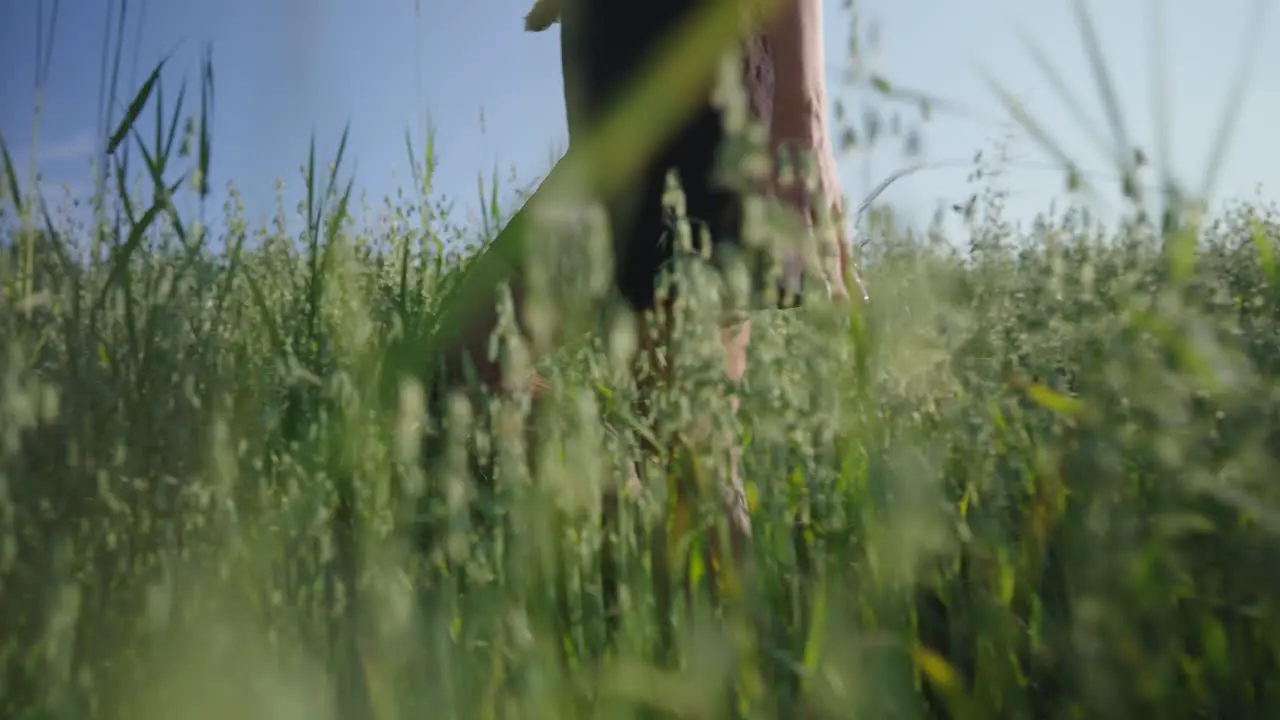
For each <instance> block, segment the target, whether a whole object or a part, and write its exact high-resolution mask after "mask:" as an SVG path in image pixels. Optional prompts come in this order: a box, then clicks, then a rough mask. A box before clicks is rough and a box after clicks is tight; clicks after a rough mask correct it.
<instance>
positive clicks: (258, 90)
mask: <svg viewBox="0 0 1280 720" xmlns="http://www.w3.org/2000/svg"><path fill="white" fill-rule="evenodd" d="M117 1H118V0H117ZM531 1H532V0H417V1H416V2H415V0H377V1H368V0H366V1H365V2H356V1H355V0H345V1H344V0H272V1H270V2H267V1H263V0H220V1H219V2H199V1H196V0H164V1H161V0H151V1H150V2H142V1H141V0H131V2H130V6H129V7H130V13H131V17H130V19H129V22H128V27H127V31H126V47H127V52H126V55H125V62H124V64H123V69H124V71H125V77H124V81H125V88H123V89H122V90H121V93H120V95H121V97H120V98H119V102H121V103H123V102H127V99H128V96H129V95H131V94H132V88H133V87H136V86H137V84H138V83H141V81H142V80H143V79H144V78H145V75H146V72H147V69H148V68H150V66H151V65H152V64H154V63H155V62H156V61H157V60H158V59H159V58H160V57H162V56H163V55H165V54H167V53H173V59H172V61H171V68H170V70H169V73H170V85H169V88H170V90H169V92H168V94H167V95H168V97H169V98H172V97H173V96H174V91H176V89H177V80H178V79H180V76H181V74H182V73H187V74H188V75H189V76H190V79H191V80H192V81H194V80H196V70H197V67H198V60H199V57H200V53H201V51H202V49H203V47H204V46H205V45H206V44H207V43H211V44H212V46H213V53H214V63H215V65H214V66H215V73H216V80H217V106H216V115H215V120H214V122H215V124H214V142H215V147H214V166H213V173H212V174H213V178H212V180H213V184H214V187H215V188H221V187H222V186H224V185H225V183H226V182H227V180H228V179H231V180H234V182H235V183H236V185H237V186H239V187H240V188H241V190H242V191H243V192H244V194H245V196H246V200H247V206H248V210H249V212H250V214H251V215H252V216H254V217H257V218H262V217H265V216H266V214H267V213H268V212H270V210H271V207H272V202H273V197H274V187H275V180H276V178H283V179H284V180H285V182H286V187H287V188H289V190H290V191H291V193H290V197H291V198H298V197H300V195H297V194H294V193H297V192H298V191H299V190H300V181H299V180H298V168H299V166H300V165H301V164H303V163H304V162H305V160H306V153H307V144H308V140H309V137H310V133H311V132H312V130H313V129H314V131H315V133H316V136H317V138H318V147H319V150H320V152H321V154H322V157H328V154H330V153H332V151H333V149H334V148H335V147H336V144H337V140H338V137H339V134H340V132H341V129H342V126H343V124H344V123H345V122H348V121H349V122H350V123H351V139H350V143H349V157H351V158H353V159H354V161H355V163H356V165H354V166H348V167H349V168H350V167H354V168H355V171H356V186H357V188H359V189H361V190H363V191H364V192H366V193H367V195H368V197H369V198H370V199H371V200H375V201H376V199H378V198H381V197H382V196H384V195H386V194H388V193H389V192H391V191H392V189H393V188H394V187H395V186H396V184H397V183H404V182H405V180H406V179H407V177H408V173H407V167H406V166H407V156H406V153H405V150H404V133H405V130H406V129H409V130H411V131H412V132H413V135H414V137H415V140H416V141H419V142H420V140H421V138H422V137H423V136H424V128H425V127H426V122H427V120H428V118H429V119H430V121H431V122H432V123H433V124H434V126H435V128H436V132H437V136H436V140H437V144H438V150H439V155H440V158H441V167H440V174H439V176H438V181H437V189H438V190H439V191H441V192H443V193H445V194H447V195H448V196H450V197H452V198H454V199H455V200H457V201H458V203H459V207H460V209H461V210H462V211H464V212H474V210H475V207H476V206H477V204H478V203H477V187H476V184H477V176H478V174H479V173H481V172H483V173H484V174H485V175H486V176H489V175H491V174H492V173H493V172H494V171H495V170H496V171H497V172H499V174H500V177H501V178H502V179H503V180H504V181H505V180H507V179H508V178H509V177H510V175H511V173H512V172H514V173H515V177H516V178H517V179H518V180H519V181H521V182H528V181H530V180H532V179H534V178H536V177H537V176H539V175H540V174H541V173H543V172H545V170H546V169H547V168H548V167H549V166H550V161H551V158H552V157H553V156H554V152H555V150H556V148H558V147H563V144H564V142H565V128H564V117H563V109H562V105H561V102H562V101H561V94H560V84H559V82H560V81H559V51H558V40H557V36H556V34H555V32H554V31H551V32H547V33H543V34H528V33H525V32H523V31H522V27H521V18H522V17H523V14H524V12H525V11H526V10H527V9H528V6H529V5H530V4H531ZM43 2H44V5H45V8H46V11H45V18H46V21H47V19H48V15H49V12H48V8H49V7H51V2H50V0H43ZM38 4H39V3H38V2H37V1H36V0H28V1H27V2H22V3H7V4H6V7H5V10H4V14H5V22H4V23H2V24H0V68H4V70H3V74H2V75H0V97H4V98H5V99H6V102H5V103H4V104H3V105H2V106H0V131H3V133H4V136H5V138H6V140H7V141H8V142H9V144H10V146H11V148H13V149H14V150H15V159H16V160H17V161H18V162H19V163H20V167H22V168H25V167H26V162H27V159H28V158H29V157H30V155H29V149H30V138H31V136H32V134H31V127H32V122H31V119H32V114H31V108H32V102H33V100H34V97H35V95H34V88H33V80H34V75H35V56H36V19H37V18H36V8H37V5H38ZM842 4H843V3H842V0H827V42H828V64H829V74H830V80H831V83H832V88H833V94H834V95H835V96H836V97H838V98H842V99H844V100H846V102H847V103H848V105H849V106H850V107H851V108H852V109H854V110H855V111H856V110H857V108H859V107H860V106H861V103H862V102H864V100H865V99H866V97H867V96H866V95H865V94H860V92H859V91H856V90H853V89H850V88H848V87H846V86H844V85H842V84H841V80H840V76H841V71H842V69H843V68H845V67H846V61H845V58H846V52H845V48H846V47H847V45H848V37H849V28H850V22H849V15H848V14H847V11H844V10H842V9H841V6H842ZM1089 4H1090V6H1091V8H1090V9H1091V10H1092V12H1093V16H1094V19H1095V22H1096V24H1097V26H1098V28H1099V32H1100V37H1101V41H1102V44H1103V49H1104V52H1105V54H1106V56H1107V59H1108V61H1109V64H1110V66H1111V68H1112V70H1113V73H1114V77H1115V81H1116V83H1117V86H1118V90H1119V95H1120V98H1121V104H1122V106H1123V109H1124V111H1125V118H1126V121H1127V123H1128V126H1129V129H1130V132H1131V135H1132V137H1133V138H1135V141H1136V142H1137V143H1139V144H1140V145H1142V146H1144V147H1146V148H1148V149H1149V152H1148V154H1154V153H1155V149H1154V133H1155V129H1154V128H1155V124H1154V115H1153V108H1154V105H1153V102H1152V88H1153V87H1154V86H1153V83H1152V79H1151V76H1150V67H1151V59H1150V41H1151V37H1152V36H1151V22H1150V17H1151V16H1150V14H1149V13H1150V7H1151V5H1152V1H1151V0H1111V1H1110V2H1106V3H1104V2H1100V1H1098V0H1092V2H1090V3H1089ZM858 5H859V7H860V12H861V13H862V16H863V22H864V27H865V23H867V22H869V21H872V20H874V21H875V22H876V23H877V24H878V28H879V35H880V37H881V42H880V48H879V50H878V52H877V53H876V56H875V58H874V59H875V62H876V64H877V66H878V67H879V68H880V69H881V70H882V71H883V73H884V74H885V75H887V76H888V77H890V78H891V79H893V80H894V81H895V82H897V83H899V84H900V85H902V86H905V87H910V88H912V89H914V90H919V91H922V92H925V93H928V94H931V95H935V96H939V97H943V98H948V99H952V100H956V101H959V102H962V103H964V104H966V105H968V106H970V107H973V108H976V109H978V110H979V111H980V112H979V115H980V116H978V117H967V116H959V115H954V114H949V113H945V112H937V113H935V114H934V116H933V118H932V120H931V121H930V122H929V123H928V124H927V125H925V126H924V140H925V154H926V158H927V159H929V160H942V161H947V160H967V159H969V158H971V157H972V156H973V154H974V153H975V152H976V151H977V150H979V149H984V148H985V149H987V150H988V152H990V150H991V148H992V147H993V141H994V140H995V139H996V138H998V137H1001V136H1008V137H1009V140H1010V143H1009V147H1008V151H1009V153H1010V154H1011V155H1012V157H1013V159H1014V162H1013V163H1012V165H1011V167H1009V168H1008V169H1007V170H1006V174H1005V179H1004V183H1005V184H1006V185H1007V186H1008V187H1009V188H1010V193H1011V195H1010V208H1011V211H1012V212H1013V213H1014V214H1015V215H1018V216H1021V217H1029V216H1030V215H1031V214H1033V213H1034V212H1036V211H1037V210H1040V209H1043V208H1045V207H1047V206H1048V203H1049V202H1050V200H1051V199H1052V198H1053V197H1054V196H1055V195H1057V194H1058V193H1059V191H1060V188H1061V187H1062V181H1061V176H1060V174H1058V173H1055V172H1054V171H1053V170H1052V169H1051V165H1050V163H1049V161H1048V160H1047V158H1046V156H1044V155H1043V154H1042V153H1041V152H1039V151H1038V149H1037V147H1036V146H1035V145H1034V144H1033V143H1032V142H1030V141H1029V140H1027V139H1026V138H1025V137H1023V136H1021V135H1020V134H1019V133H1018V132H1017V131H1016V130H1013V129H1012V127H1011V126H1009V125H1008V124H1007V123H1006V122H1005V121H1004V120H1003V118H1005V117H1007V116H1006V115H1005V114H1003V113H1002V112H1001V111H1000V108H999V104H998V102H997V101H996V99H995V97H994V95H993V94H992V93H991V92H990V91H989V89H988V88H987V87H986V85H984V83H983V81H982V79H981V75H980V74H979V71H980V69H981V68H986V69H987V70H989V71H990V72H991V73H992V74H993V75H994V76H995V77H996V78H998V79H999V80H1000V81H1001V82H1002V83H1003V84H1004V85H1005V86H1007V87H1008V88H1009V89H1010V90H1011V91H1012V92H1014V93H1015V94H1016V95H1017V96H1018V97H1019V99H1020V100H1021V101H1022V102H1023V103H1024V104H1025V105H1026V107H1027V108H1028V109H1029V110H1030V112H1032V113H1033V114H1034V115H1036V116H1037V118H1039V119H1040V121H1041V122H1043V123H1044V124H1045V126H1046V127H1047V128H1048V129H1049V130H1050V132H1051V133H1052V134H1054V135H1055V136H1056V137H1058V138H1060V139H1061V141H1062V142H1063V145H1064V146H1065V147H1066V148H1067V149H1068V151H1069V152H1071V154H1072V155H1074V156H1075V157H1077V158H1079V159H1080V161H1081V164H1082V165H1083V166H1084V168H1085V169H1086V170H1096V171H1100V172H1101V173H1102V174H1101V175H1100V176H1098V177H1095V178H1094V179H1095V180H1097V181H1100V182H1103V183H1105V182H1106V179H1107V177H1108V174H1107V173H1106V172H1105V170H1106V168H1107V159H1106V157H1105V156H1104V155H1103V154H1101V153H1100V152H1099V151H1098V150H1097V149H1096V148H1095V147H1094V146H1093V145H1092V144H1090V143H1089V142H1088V140H1087V136H1086V135H1085V134H1084V133H1082V132H1081V130H1080V127H1079V125H1078V123H1077V122H1076V121H1075V120H1074V119H1073V118H1072V116H1071V115H1070V114H1069V113H1068V112H1066V108H1065V106H1064V105H1063V104H1062V103H1061V102H1060V101H1059V99H1058V97H1057V95H1056V94H1055V93H1054V91H1053V89H1052V87H1050V85H1049V84H1048V83H1047V82H1046V81H1045V76H1044V75H1043V74H1041V73H1040V71H1039V70H1038V69H1037V68H1036V66H1035V64H1034V63H1033V62H1032V61H1031V55H1030V54H1029V52H1028V51H1027V49H1026V48H1025V46H1024V45H1023V44H1022V42H1021V40H1020V38H1019V34H1018V33H1019V29H1020V28H1021V29H1025V31H1026V32H1027V33H1028V34H1029V35H1031V36H1032V37H1034V38H1035V39H1036V42H1037V43H1038V44H1039V46H1040V47H1041V48H1042V49H1043V51H1044V53H1045V54H1046V55H1047V56H1048V57H1049V58H1051V59H1052V61H1053V62H1054V64H1055V65H1056V66H1057V68H1058V70H1059V71H1060V72H1061V73H1062V75H1063V76H1064V78H1065V79H1066V82H1067V83H1068V85H1070V86H1071V87H1072V88H1073V89H1075V90H1076V91H1077V93H1078V97H1079V98H1081V100H1082V101H1083V103H1084V106H1085V108H1086V110H1087V112H1088V114H1089V115H1090V117H1091V118H1092V119H1093V122H1094V123H1095V124H1096V125H1098V126H1099V127H1100V128H1103V129H1105V127H1106V126H1105V122H1104V121H1105V116H1104V114H1103V113H1102V105H1101V103H1100V102H1099V99H1098V96H1097V94H1096V93H1095V92H1094V84H1093V80H1092V77H1091V75H1090V72H1089V66H1088V64H1087V62H1086V60H1085V55H1084V51H1083V47H1082V45H1081V42H1080V36H1079V34H1078V32H1077V30H1076V26H1075V24H1074V21H1073V16H1072V13H1071V8H1070V5H1069V3H1068V2H1067V1H1066V0H1037V1H1035V2H1028V1H1027V0H1022V1H1020V2H1019V1H1018V0H970V2H967V3H959V2H954V1H953V0H860V1H859V2H858ZM1253 5H1254V2H1253V0H1165V2H1164V3H1163V7H1164V15H1165V23H1164V28H1165V38H1166V40H1165V43H1166V46H1167V47H1168V48H1169V55H1168V58H1167V70H1166V72H1167V77H1168V78H1170V79H1171V81H1172V82H1171V85H1170V86H1169V103H1170V104H1169V107H1170V108H1171V109H1170V111H1169V112H1168V113H1167V119H1168V122H1169V124H1170V133H1171V138H1172V147H1171V157H1172V160H1173V164H1174V168H1175V170H1176V172H1177V173H1178V174H1179V175H1180V176H1181V177H1182V178H1184V179H1187V180H1189V181H1192V182H1193V183H1194V185H1193V186H1194V187H1198V183H1199V182H1200V181H1201V180H1202V179H1203V177H1204V169H1205V165H1206V163H1207V161H1208V157H1209V153H1210V147H1211V143H1212V136H1213V133H1214V131H1215V128H1216V125H1217V123H1218V122H1219V117H1220V114H1221V108H1222V107H1223V104H1224V102H1225V99H1226V97H1227V93H1228V89H1229V85H1230V82H1231V80H1232V78H1233V75H1234V73H1235V72H1236V69H1237V67H1238V65H1239V62H1240V57H1241V53H1242V49H1243V44H1244V38H1245V37H1246V29H1247V27H1248V26H1249V21H1250V17H1251V12H1252V9H1253ZM107 6H108V3H106V2H101V1H99V0H94V1H93V2H90V1H89V0H70V1H65V2H63V3H62V7H61V9H60V11H59V16H58V23H57V27H56V28H55V31H54V47H53V61H52V66H51V68H50V72H49V78H48V85H47V88H46V98H45V110H44V116H43V121H42V124H41V128H42V129H41V140H40V145H39V152H38V153H37V158H38V159H39V164H40V168H41V172H42V173H43V175H44V177H45V180H46V182H47V183H49V185H51V186H58V185H61V184H63V183H67V184H69V185H71V186H72V187H73V188H84V187H86V186H87V184H88V179H89V170H88V167H89V165H88V163H89V158H90V157H91V154H92V153H93V151H94V148H95V144H96V142H95V141H96V135H95V128H96V121H95V118H96V117H97V116H98V113H97V107H96V103H97V97H98V86H99V69H100V58H101V53H102V40H103V32H104V27H105V26H106V23H107V12H108V11H107ZM1277 15H1280V13H1276V12H1272V13H1269V14H1268V15H1267V16H1266V17H1265V25H1264V26H1262V27H1261V28H1260V29H1259V30H1258V31H1259V32H1260V33H1261V40H1262V47H1261V51H1260V52H1259V53H1258V55H1257V59H1256V61H1255V63H1254V76H1253V81H1252V82H1251V83H1250V85H1249V88H1248V91H1247V92H1246V95H1245V98H1244V105H1243V110H1242V112H1241V113H1240V115H1239V118H1238V124H1237V126H1236V129H1235V134H1234V140H1233V142H1232V144H1231V146H1230V147H1229V149H1228V150H1229V154H1228V156H1227V158H1226V163H1225V165H1224V167H1223V169H1222V175H1221V180H1220V182H1219V184H1218V192H1217V193H1216V198H1215V199H1219V200H1220V199H1223V198H1249V197H1254V196H1255V195H1256V193H1257V191H1258V186H1259V184H1261V185H1262V188H1263V193H1264V194H1270V195H1272V196H1274V193H1275V192H1276V189H1277V188H1278V187H1280V142H1276V141H1275V132H1276V129H1277V128H1280V92H1278V91H1277V90H1275V87H1276V86H1275V84H1274V83H1275V72H1276V70H1277V69H1280V17H1276V16H1277ZM1268 86H1269V87H1270V89H1268ZM191 99H194V98H189V100H191ZM190 107H194V105H191V106H190ZM912 116H913V115H912V113H910V112H907V113H906V114H905V117H906V118H911V117H912ZM1009 133H1012V135H1010V134H1009ZM899 148H900V145H898V146H894V145H885V146H884V147H883V148H881V149H879V150H876V151H873V152H871V153H870V154H867V153H856V154H853V155H849V156H846V157H844V158H842V171H843V176H844V181H845V189H846V191H847V192H848V193H849V194H850V195H852V196H861V195H862V194H863V193H865V192H866V190H867V189H868V188H869V187H870V186H871V185H874V184H875V183H876V182H877V181H878V180H879V179H880V178H882V177H884V176H886V175H888V174H889V173H891V172H892V171H893V170H895V169H897V168H899V167H902V166H903V165H905V164H906V163H907V161H906V160H905V159H904V158H903V157H902V155H901V152H900V149H899ZM969 171H970V167H965V166H960V167H952V168H949V169H940V170H933V171H929V172H925V173H922V174H918V175H915V176H913V177H911V178H908V179H905V180H903V181H900V182H899V183H897V184H896V185H895V186H894V187H893V188H892V189H891V190H890V191H889V192H887V193H886V194H885V195H884V196H882V200H884V201H886V202H889V203H892V204H893V205H894V206H895V207H896V208H897V209H898V210H900V211H901V212H903V213H906V214H908V215H909V216H911V217H914V218H920V219H923V218H927V216H928V214H929V213H930V212H931V211H932V209H933V208H934V207H935V206H937V204H938V203H948V204H949V203H953V202H958V201H961V200H963V199H964V198H966V197H967V196H968V195H969V194H970V193H971V192H972V186H971V185H970V184H968V183H967V181H966V176H967V175H968V173H969ZM508 186H510V184H509V183H508ZM1107 187H1114V184H1111V185H1109V186H1108V185H1104V189H1106V188H1107Z"/></svg>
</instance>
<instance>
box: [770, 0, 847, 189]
mask: <svg viewBox="0 0 1280 720" xmlns="http://www.w3.org/2000/svg"><path fill="white" fill-rule="evenodd" d="M781 2H782V3H783V5H782V7H781V8H780V9H779V11H778V15H777V17H776V19H775V20H774V21H773V22H772V23H771V24H770V27H769V29H768V32H767V35H768V38H769V44H770V47H771V49H772V55H773V69H774V83H775V89H774V102H773V116H772V118H771V121H770V124H769V126H770V137H771V140H772V144H773V147H774V150H775V152H781V153H784V154H785V155H786V156H787V157H788V160H789V161H790V162H792V163H794V162H795V161H796V160H797V159H799V158H798V157H797V156H802V157H803V156H807V162H808V163H812V165H811V171H812V172H813V173H814V174H815V175H816V177H815V178H814V179H815V180H816V182H817V187H816V188H815V189H816V191H817V192H816V195H817V196H816V197H814V196H813V194H811V193H809V192H805V191H804V190H803V189H802V188H797V189H794V190H790V191H788V190H786V189H784V190H783V194H784V195H788V196H796V197H794V199H795V200H797V201H803V202H806V203H813V204H822V205H826V207H823V208H821V210H833V211H839V210H841V209H842V207H841V206H842V204H843V199H842V197H841V192H840V182H839V176H838V175H837V172H836V162H835V154H834V152H833V151H832V145H831V140H830V132H829V127H828V121H827V117H828V101H827V83H826V73H825V67H826V49H825V47H824V44H823V37H822V3H821V0H781ZM797 169H801V168H797ZM812 209H814V210H817V209H819V208H812Z"/></svg>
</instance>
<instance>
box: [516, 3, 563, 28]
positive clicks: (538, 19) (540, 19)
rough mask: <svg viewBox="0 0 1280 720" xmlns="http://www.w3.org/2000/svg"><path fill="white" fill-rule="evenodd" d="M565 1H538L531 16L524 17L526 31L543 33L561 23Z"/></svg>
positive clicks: (530, 12)
mask: <svg viewBox="0 0 1280 720" xmlns="http://www.w3.org/2000/svg"><path fill="white" fill-rule="evenodd" d="M561 2H563V0H537V2H535V3H534V4H533V8H532V9H530V10H529V14H528V15H525V16H524V29H525V30H526V31H528V32H542V31H543V30H546V29H547V28H549V27H551V26H552V25H554V24H556V23H557V22H559V21H560V9H561Z"/></svg>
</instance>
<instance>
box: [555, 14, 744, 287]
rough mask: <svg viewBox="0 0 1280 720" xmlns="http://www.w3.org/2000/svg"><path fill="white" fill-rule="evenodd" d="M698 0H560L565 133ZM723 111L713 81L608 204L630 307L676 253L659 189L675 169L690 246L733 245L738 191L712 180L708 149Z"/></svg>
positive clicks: (590, 118)
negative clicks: (706, 238)
mask: <svg viewBox="0 0 1280 720" xmlns="http://www.w3.org/2000/svg"><path fill="white" fill-rule="evenodd" d="M700 1H701V0H565V7H564V11H563V14H562V16H561V55H562V58H561V59H562V62H563V65H564V82H565V105H566V110H567V115H568V123H569V142H570V145H572V144H573V143H575V142H582V141H583V140H584V139H585V136H586V135H587V133H589V132H590V131H591V129H593V127H594V124H595V122H596V121H597V120H598V119H600V118H601V115H602V113H603V112H605V111H607V110H608V108H609V107H611V104H612V101H614V100H615V99H616V98H617V97H618V96H619V95H620V93H621V92H622V91H623V90H625V89H626V88H628V87H630V86H631V84H632V82H633V80H634V79H635V77H636V76H637V71H638V70H639V69H640V67H641V63H642V62H643V61H644V60H646V59H647V57H648V56H649V54H650V53H651V52H652V51H653V49H654V47H656V45H657V43H658V42H659V41H660V40H661V39H662V38H663V37H664V36H666V35H667V34H668V33H669V32H670V31H671V30H672V29H673V28H675V27H677V25H678V23H680V22H681V21H682V20H685V19H686V18H688V17H689V16H690V15H691V12H692V11H693V10H694V9H696V7H697V6H698V3H699V2H700ZM721 115H722V113H721V111H720V110H719V108H717V107H716V106H715V105H714V104H713V103H712V100H711V88H710V87H708V88H706V90H705V94H704V96H703V97H701V98H700V99H699V103H698V110H697V111H696V112H695V113H694V114H693V116H692V117H691V118H690V119H689V120H688V121H687V122H686V123H684V125H683V126H681V127H680V128H679V129H678V130H677V131H676V132H675V134H674V135H673V136H672V137H671V138H669V139H668V140H667V141H666V142H665V143H664V144H663V145H662V146H661V147H660V149H659V151H658V152H656V153H654V154H653V156H652V157H651V158H650V159H649V160H648V162H647V163H645V165H644V166H643V170H642V171H641V172H640V173H639V174H638V177H637V178H636V179H635V180H634V181H633V182H631V183H630V184H629V185H628V186H627V187H626V188H625V189H624V190H623V192H621V193H619V195H618V196H617V197H616V198H615V199H613V200H611V201H610V202H609V204H608V208H607V210H608V215H609V224H610V230H611V234H612V238H613V247H614V261H615V270H614V279H615V282H616V284H617V287H618V289H619V291H620V293H621V295H622V296H623V298H624V299H625V300H626V301H627V303H628V304H629V305H630V306H631V307H632V308H633V309H634V310H636V311H643V310H647V309H650V308H651V307H653V305H654V300H655V290H656V288H657V283H658V280H659V276H660V273H661V271H662V270H663V268H664V267H666V266H667V265H668V264H669V263H670V261H671V260H672V258H673V257H674V255H675V253H676V251H677V247H676V241H675V239H674V237H675V233H674V231H673V227H674V225H673V220H674V219H675V218H674V217H672V215H671V213H669V212H667V211H664V209H663V205H662V198H663V194H664V190H665V188H666V181H667V175H668V173H669V172H670V171H671V170H674V171H675V172H676V174H677V177H678V178H679V182H680V186H681V189H682V190H683V192H684V196H685V213H686V218H687V219H688V221H689V222H690V225H691V226H692V230H693V233H692V236H693V240H694V242H695V246H694V249H695V250H697V251H699V252H702V251H703V250H705V249H704V248H700V247H698V245H697V243H699V242H700V241H701V239H702V237H703V236H704V231H705V234H706V235H708V236H709V237H710V238H711V241H712V243H713V244H714V246H715V247H713V248H711V255H712V257H713V258H714V257H718V256H720V255H722V254H723V253H722V251H720V252H718V251H717V248H722V247H723V246H725V245H733V246H740V243H741V236H742V214H743V213H742V197H741V195H740V194H739V193H737V192H735V191H733V190H730V189H729V188H728V187H725V186H724V185H723V184H721V183H718V182H717V178H716V176H715V175H716V172H715V168H716V157H717V154H718V151H719V150H720V148H721V146H722V144H723V142H724V140H725V130H724V124H723V122H722V117H721Z"/></svg>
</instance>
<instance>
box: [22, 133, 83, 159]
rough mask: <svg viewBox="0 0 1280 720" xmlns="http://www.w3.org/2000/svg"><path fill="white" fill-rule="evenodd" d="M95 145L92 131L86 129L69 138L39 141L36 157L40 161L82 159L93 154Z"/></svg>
mask: <svg viewBox="0 0 1280 720" xmlns="http://www.w3.org/2000/svg"><path fill="white" fill-rule="evenodd" d="M95 145H96V143H95V142H94V137H93V133H91V132H89V131H87V130H86V131H82V132H80V133H77V134H75V135H72V136H71V137H69V138H64V139H62V140H55V141H53V142H49V143H41V144H40V147H39V149H38V151H37V155H36V157H37V158H39V160H40V161H41V162H65V161H69V160H84V159H87V158H88V157H89V156H90V155H92V154H93V151H94V149H95Z"/></svg>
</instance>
